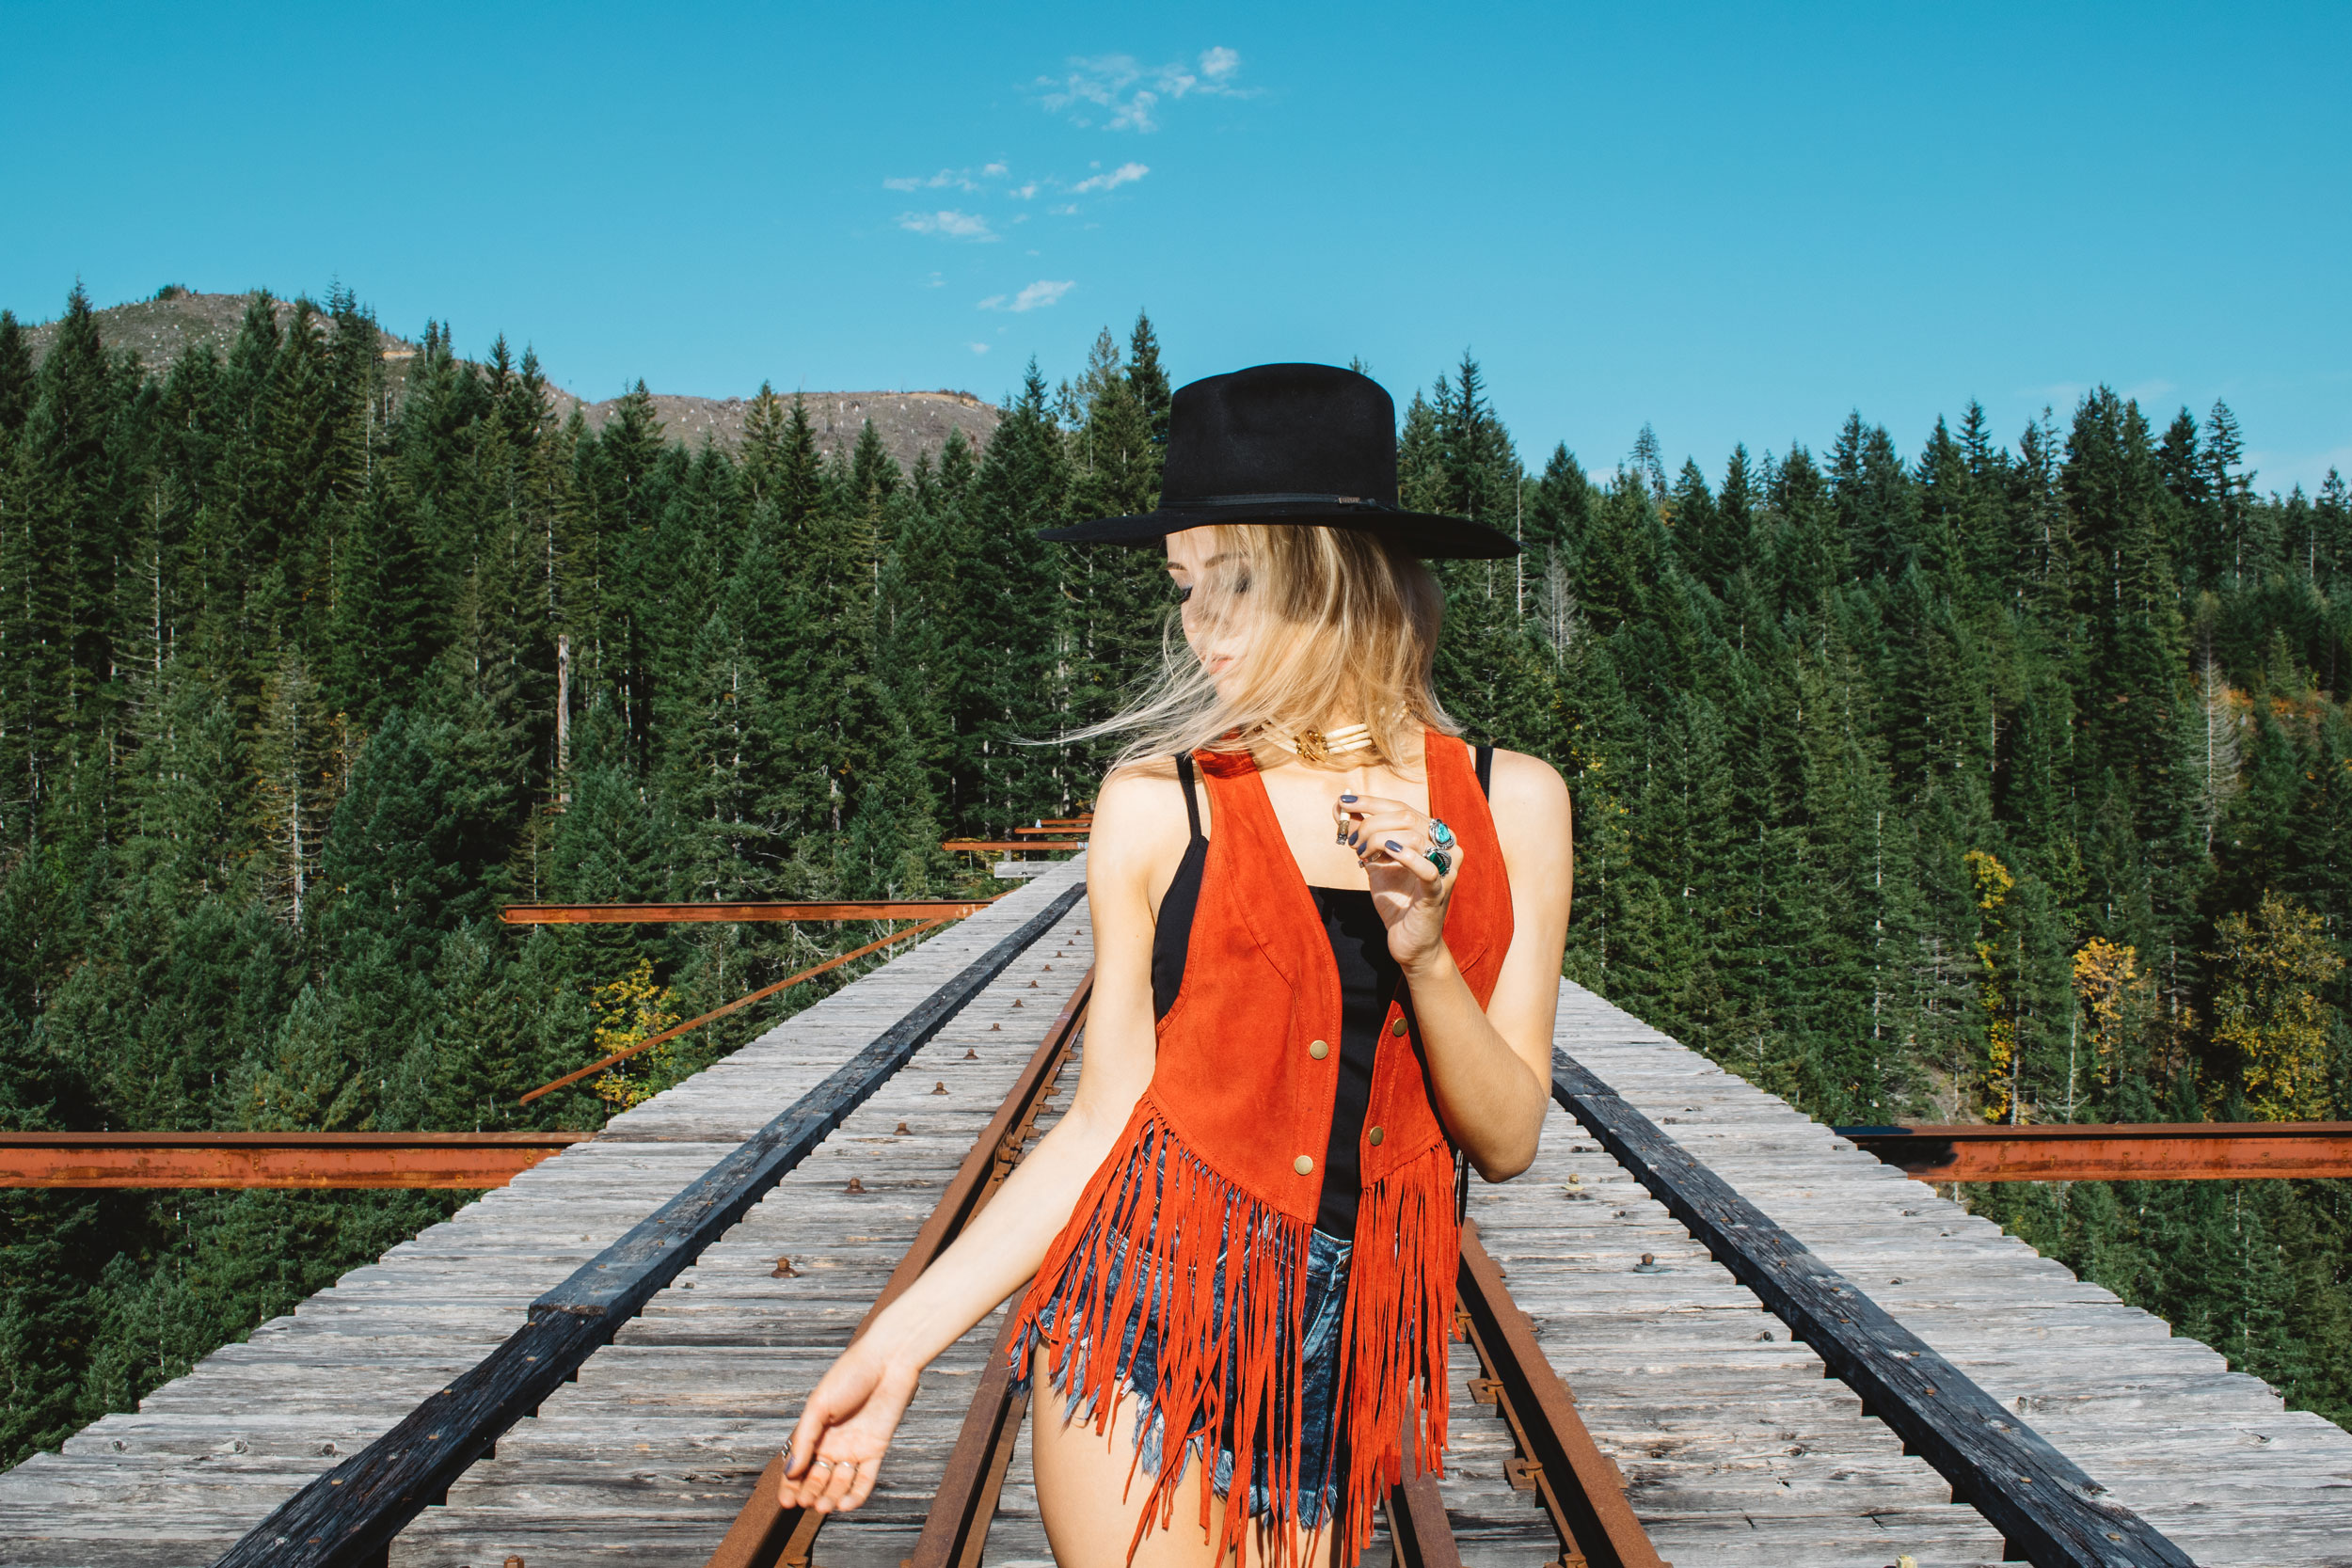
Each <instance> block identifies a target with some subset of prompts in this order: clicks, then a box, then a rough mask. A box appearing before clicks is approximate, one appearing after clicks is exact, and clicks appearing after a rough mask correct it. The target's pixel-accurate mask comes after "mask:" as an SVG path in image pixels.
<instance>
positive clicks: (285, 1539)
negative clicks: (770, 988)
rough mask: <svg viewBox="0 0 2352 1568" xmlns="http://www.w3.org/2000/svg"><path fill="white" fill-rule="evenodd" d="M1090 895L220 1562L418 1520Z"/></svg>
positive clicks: (994, 962)
mask: <svg viewBox="0 0 2352 1568" xmlns="http://www.w3.org/2000/svg"><path fill="white" fill-rule="evenodd" d="M1084 895H1085V890H1084V889H1083V888H1078V887H1071V888H1066V889H1064V890H1063V891H1062V892H1060V893H1058V894H1057V895H1054V896H1053V897H1052V898H1051V899H1049V900H1047V901H1046V902H1045V903H1044V905H1043V906H1042V907H1041V908H1040V909H1039V910H1038V911H1037V912H1036V913H1034V914H1032V915H1030V916H1029V917H1028V918H1027V919H1026V920H1024V921H1023V922H1022V923H1021V924H1020V926H1019V927H1016V928H1015V929H1013V930H1011V931H1009V932H1008V933H1006V935H1005V936H1004V937H1003V938H1002V939H1001V940H1000V941H998V942H996V943H995V944H994V945H993V946H992V947H990V948H989V949H988V951H987V952H985V953H983V954H981V955H979V956H978V957H977V958H974V959H973V960H972V961H971V962H970V963H968V964H965V965H964V966H963V967H962V968H961V970H959V971H957V972H956V974H954V975H953V976H952V977H951V978H949V979H948V980H947V981H946V983H945V984H943V985H941V986H940V987H939V988H938V989H937V990H933V991H932V992H931V993H930V995H928V996H926V997H924V998H923V999H922V1000H921V1001H920V1002H917V1003H916V1004H914V1006H913V1007H911V1008H909V1009H908V1010H907V1011H906V1012H905V1013H903V1014H902V1015H900V1017H899V1018H898V1022H895V1023H892V1024H891V1025H889V1026H888V1027H887V1028H885V1029H883V1030H882V1032H881V1033H880V1034H878V1035H875V1036H874V1037H872V1038H871V1039H870V1040H868V1041H867V1042H866V1044H865V1045H864V1046H863V1047H862V1048H860V1049H859V1050H858V1051H857V1052H856V1053H855V1054H853V1055H851V1056H850V1058H849V1060H847V1061H845V1062H843V1063H842V1064H841V1065H840V1066H839V1067H837V1068H835V1069H834V1070H833V1071H832V1072H830V1073H828V1074H827V1075H826V1076H825V1078H824V1080H823V1081H822V1082H821V1083H819V1084H818V1085H816V1086H815V1087H814V1088H812V1089H810V1090H809V1091H808V1092H807V1093H806V1094H804V1095H803V1096H801V1097H800V1099H798V1100H796V1101H793V1102H792V1103H791V1104H790V1105H789V1106H787V1107H786V1108H785V1109H784V1110H783V1111H782V1112H780V1113H778V1114H777V1115H776V1116H775V1117H772V1118H771V1120H770V1121H769V1122H768V1123H767V1124H766V1125H765V1126H763V1127H762V1128H760V1130H759V1131H758V1132H755V1133H753V1134H752V1135H751V1137H750V1138H748V1139H746V1140H745V1141H744V1142H743V1143H742V1144H740V1145H739V1146H738V1147H737V1148H735V1149H733V1150H732V1151H731V1152H729V1153H727V1154H725V1155H723V1157H722V1158H721V1159H720V1160H719V1162H718V1163H717V1164H713V1165H712V1166H711V1167H710V1168H709V1169H708V1170H707V1171H705V1172H704V1173H703V1174H702V1175H701V1176H699V1177H697V1178H695V1180H692V1181H691V1182H689V1183H688V1184H687V1185H686V1186H685V1187H684V1188H682V1189H680V1191H679V1192H678V1194H677V1196H675V1197H673V1198H671V1199H670V1200H669V1201H668V1202H667V1203H664V1204H663V1205H662V1206H661V1207H660V1208H659V1209H657V1210H655V1211H654V1212H652V1213H650V1214H648V1215H646V1216H645V1217H644V1219H642V1220H640V1221H638V1222H637V1224H635V1225H634V1226H632V1227H629V1229H628V1231H627V1232H626V1233H625V1234H623V1235H622V1237H621V1238H620V1240H618V1241H616V1242H614V1243H612V1245H611V1246H608V1247H606V1248H605V1249H604V1250H603V1251H602V1252H600V1253H598V1254H597V1255H596V1257H595V1258H593V1259H590V1260H588V1261H587V1262H585V1263H583V1264H581V1265H580V1267H579V1268H578V1269H576V1270H574V1271H573V1273H572V1275H571V1276H570V1277H569V1278H567V1279H565V1280H564V1282H563V1283H562V1284H560V1285H558V1286H556V1287H555V1288H554V1289H553V1290H551V1291H547V1292H546V1293H544V1294H542V1295H541V1296H539V1297H538V1298H537V1299H536V1300H534V1301H533V1302H532V1304H531V1307H530V1316H529V1318H528V1319H527V1320H526V1321H525V1323H524V1324H523V1326H522V1327H520V1328H518V1329H516V1331H515V1332H514V1333H513V1334H511V1335H509V1336H508V1337H507V1338H506V1339H505V1340H504V1341H503V1342H502V1343H501V1344H500V1346H499V1347H498V1348H497V1349H496V1350H493V1351H492V1352H490V1354H488V1355H486V1356H485V1357H484V1358H483V1359H482V1360H481V1361H479V1362H477V1363H475V1364H474V1365H473V1366H472V1367H471V1368H469V1369H468V1370H464V1371H461V1372H459V1373H457V1374H456V1375H455V1376H453V1377H452V1378H451V1379H450V1380H449V1381H448V1382H447V1383H446V1384H444V1385H443V1386H441V1387H440V1389H439V1390H438V1391H437V1392H435V1393H433V1394H430V1395H427V1396H426V1398H425V1400H424V1401H423V1402H422V1403H421V1404H419V1405H418V1406H417V1407H416V1408H415V1409H413V1410H411V1411H410V1412H409V1413H408V1414H407V1415H405V1416H404V1417H402V1418H400V1420H398V1421H397V1422H395V1423H393V1425H392V1427H391V1428H390V1430H389V1431H387V1432H386V1433H384V1434H383V1435H382V1436H380V1437H377V1438H376V1439H375V1440H374V1441H373V1442H372V1443H370V1444H369V1445H368V1446H367V1447H366V1448H365V1449H361V1450H360V1451H359V1452H358V1453H356V1454H354V1455H352V1456H351V1457H350V1458H348V1459H345V1460H344V1461H342V1463H341V1464H339V1465H336V1466H335V1468H334V1469H332V1470H330V1471H328V1472H327V1473H326V1475H323V1476H319V1477H317V1478H315V1479H313V1480H312V1481H310V1482H309V1483H307V1484H306V1485H304V1486H303V1487H302V1488H301V1489H300V1490H299V1491H297V1492H295V1493H294V1496H293V1497H289V1498H288V1499H287V1500H286V1501H285V1502H283V1503H281V1504H280V1505H278V1508H276V1509H275V1510H273V1511H272V1512H271V1513H270V1514H269V1516H268V1517H267V1518H265V1519H263V1520H262V1522H261V1523H260V1524H258V1525H256V1526H254V1528H252V1529H250V1530H248V1531H247V1532H246V1535H245V1537H244V1538H243V1539H242V1540H240V1541H239V1542H238V1543H237V1544H235V1545H234V1546H232V1547H230V1549H229V1551H228V1552H227V1553H225V1554H224V1555H223V1556H222V1557H221V1558H220V1559H219V1560H217V1561H216V1562H215V1568H363V1565H365V1564H370V1563H380V1562H383V1561H384V1560H385V1555H386V1553H387V1552H388V1550H389V1547H390V1544H391V1541H392V1538H393V1537H394V1536H396V1535H398V1534H399V1533H400V1531H401V1529H402V1528H403V1527H404V1526H405V1525H406V1524H407V1523H408V1521H409V1520H411V1519H413V1518H415V1517H416V1516H417V1515H418V1514H419V1513H422V1512H423V1511H424V1509H425V1508H426V1507H427V1506H429V1505H431V1504H432V1503H434V1502H437V1501H438V1500H440V1499H441V1498H442V1497H445V1496H446V1495H447V1494H448V1491H449V1488H450V1484H451V1483H452V1482H453V1481H455V1480H456V1479H457V1478H458V1477H459V1476H461V1475H463V1474H465V1472H466V1469H467V1467H468V1466H469V1465H472V1464H473V1463H474V1461H476V1460H477V1459H480V1458H481V1457H482V1456H483V1455H484V1454H485V1453H487V1452H489V1450H490V1448H491V1445H493V1444H494V1443H496V1442H497V1441H498V1439H499V1437H500V1436H501V1434H502V1433H505V1431H506V1430H507V1429H508V1428H509V1427H511V1426H513V1425H514V1423H515V1422H516V1421H518V1420H520V1419H522V1418H524V1417H526V1416H528V1415H530V1414H531V1413H532V1412H533V1411H535V1410H536V1409H537V1408H538V1407H539V1404H540V1402H542V1401H543V1400H545V1399H547V1398H548V1395H550V1394H552V1393H553V1392H554V1391H555V1390H556V1389H557V1388H559V1387H561V1386H563V1385H564V1383H565V1382H566V1381H567V1380H569V1379H570V1378H571V1377H573V1376H574V1375H575V1374H576V1373H577V1372H578V1371H579V1370H580V1366H581V1364H582V1363H584V1362H585V1361H586V1360H587V1359H588V1358H589V1357H590V1356H591V1355H593V1354H596V1351H597V1350H598V1349H600V1348H601V1347H602V1346H604V1345H606V1344H608V1343H610V1342H611V1341H612V1337H613V1335H614V1334H615V1333H617V1332H618V1331H619V1329H620V1327H621V1325H622V1324H624V1323H628V1321H629V1320H630V1319H631V1318H634V1317H635V1316H636V1315H637V1314H638V1312H639V1311H640V1310H642V1309H643V1308H644V1305H645V1303H646V1301H647V1300H649V1299H650V1298H651V1297H652V1296H653V1295H654V1293H655V1292H656V1291H660V1290H661V1289H662V1288H663V1287H665V1286H667V1285H668V1284H669V1283H670V1282H671V1281H672V1280H674V1279H675V1278H676V1277H677V1276H678V1275H679V1273H680V1272H681V1271H683V1270H685V1269H686V1268H688V1267H690V1266H691V1264H692V1263H693V1262H694V1260H695V1259H697V1258H700V1257H701V1256H702V1254H703V1250H704V1249H705V1248H706V1247H707V1246H709V1245H710V1243H712V1242H714V1241H716V1240H718V1238H719V1237H720V1236H722V1235H723V1234H724V1233H725V1232H726V1230H727V1229H728V1228H729V1227H732V1226H733V1225H734V1224H735V1223H736V1221H738V1220H739V1219H741V1218H742V1217H743V1215H744V1213H745V1212H748V1211H749V1210H750V1209H751V1207H752V1206H753V1205H754V1204H755V1203H757V1202H758V1201H759V1200H760V1199H761V1198H763V1197H765V1196H767V1195H768V1194H769V1193H770V1192H771V1191H772V1190H774V1188H775V1185H776V1183H777V1182H779V1181H781V1180H783V1179H784V1177H785V1175H786V1173H787V1172H788V1171H790V1170H792V1169H793V1168H794V1167H795V1166H797V1165H799V1164H800V1163H801V1162H802V1161H803V1159H805V1158H807V1156H808V1155H809V1153H810V1152H811V1151H812V1150H814V1149H815V1148H817V1147H818V1145H819V1144H821V1143H822V1142H823V1141H824V1140H825V1138H826V1137H827V1136H828V1135H830V1134H831V1133H832V1132H833V1130H834V1128H836V1127H838V1126H840V1125H841V1122H842V1120H843V1118H845V1117H848V1116H849V1115H850V1113H851V1112H852V1111H854V1110H856V1109H857V1108H858V1107H859V1106H860V1105H863V1104H864V1103H866V1101H867V1100H868V1099H869V1098H871V1097H872V1095H873V1094H874V1092H875V1091H876V1090H878V1089H880V1088H881V1087H882V1085H883V1084H885V1083H887V1082H889V1080H890V1079H891V1078H892V1077H893V1076H894V1075H896V1074H897V1073H898V1071H899V1070H900V1069H903V1068H905V1066H906V1065H907V1063H908V1061H909V1060H911V1059H912V1058H913V1057H914V1053H916V1052H917V1051H920V1050H921V1049H922V1048H923V1047H924V1045H925V1044H927V1043H928V1042H929V1041H930V1039H931V1038H932V1037H934V1036H936V1035H937V1034H938V1033H939V1031H940V1030H941V1029H943V1028H945V1027H946V1024H947V1022H948V1021H949V1020H951V1019H953V1018H954V1017H955V1016H956V1015H957V1014H958V1013H960V1012H961V1011H962V1010H963V1008H964V1007H965V1006H968V1005H969V1004H970V1003H971V1002H972V1001H973V999H974V998H976V997H977V996H978V995H979V994H980V993H981V991H982V990H985V989H986V988H987V987H988V985H989V984H990V982H992V981H993V980H994V979H995V978H996V977H997V976H998V975H1000V974H1003V973H1004V972H1005V970H1006V969H1007V968H1008V967H1009V965H1010V964H1011V963H1012V961H1013V960H1014V959H1015V958H1019V957H1020V956H1021V955H1022V954H1023V953H1025V952H1026V951H1027V950H1028V949H1029V948H1030V947H1031V946H1032V945H1033V944H1035V943H1036V942H1039V941H1040V940H1041V939H1042V938H1043V937H1044V935H1045V934H1046V933H1047V932H1048V931H1050V930H1052V929H1053V928H1054V927H1055V926H1057V925H1058V924H1059V923H1060V922H1061V921H1062V919H1063V918H1064V917H1066V916H1067V915H1068V914H1069V912H1070V911H1071V909H1072V908H1073V906H1075V905H1076V903H1077V902H1078V900H1079V899H1080V898H1081V897H1083V896H1084Z"/></svg>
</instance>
